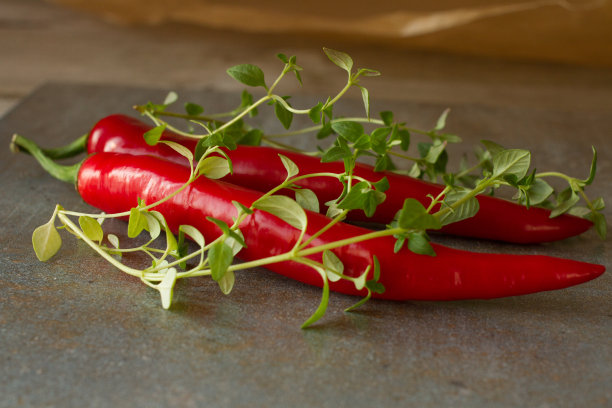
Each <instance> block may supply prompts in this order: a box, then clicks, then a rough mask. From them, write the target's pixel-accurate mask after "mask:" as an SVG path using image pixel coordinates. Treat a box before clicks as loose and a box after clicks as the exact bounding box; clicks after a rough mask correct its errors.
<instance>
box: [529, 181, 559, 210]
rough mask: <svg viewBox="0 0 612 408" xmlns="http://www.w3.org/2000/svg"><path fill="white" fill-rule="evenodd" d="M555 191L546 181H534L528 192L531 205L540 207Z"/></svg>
mask: <svg viewBox="0 0 612 408" xmlns="http://www.w3.org/2000/svg"><path fill="white" fill-rule="evenodd" d="M554 191H555V189H554V188H552V187H551V186H550V184H548V183H547V182H546V181H544V180H542V179H540V178H538V179H535V180H534V181H533V183H532V184H531V185H530V186H529V188H528V190H527V197H528V199H529V203H530V205H538V204H541V203H542V202H544V201H545V200H546V199H547V198H548V197H550V195H551V194H552V193H553V192H554Z"/></svg>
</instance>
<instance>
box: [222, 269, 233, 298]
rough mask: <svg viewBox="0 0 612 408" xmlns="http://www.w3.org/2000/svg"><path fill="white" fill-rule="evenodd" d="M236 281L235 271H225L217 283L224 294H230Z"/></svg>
mask: <svg viewBox="0 0 612 408" xmlns="http://www.w3.org/2000/svg"><path fill="white" fill-rule="evenodd" d="M235 281H236V275H234V271H225V273H224V274H223V276H222V277H221V278H220V279H219V280H218V281H217V284H218V285H219V289H221V292H222V293H223V294H224V295H229V294H230V292H231V291H232V289H233V287H234V282H235Z"/></svg>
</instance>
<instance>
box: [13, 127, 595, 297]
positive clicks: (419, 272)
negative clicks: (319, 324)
mask: <svg viewBox="0 0 612 408" xmlns="http://www.w3.org/2000/svg"><path fill="white" fill-rule="evenodd" d="M13 142H14V143H16V144H19V145H20V146H21V147H23V148H25V149H26V150H28V151H30V152H31V153H32V154H33V155H34V156H35V157H36V158H37V159H38V160H39V162H40V163H41V165H42V166H43V167H44V168H45V169H47V170H48V171H50V173H51V174H52V175H54V176H55V177H57V178H60V179H62V180H64V181H73V182H76V185H77V190H78V192H79V194H80V195H81V197H82V198H83V200H84V201H85V202H87V203H89V204H90V205H92V206H94V207H97V208H99V209H101V210H103V211H106V212H108V213H117V212H125V211H128V210H129V209H130V208H132V207H134V206H135V205H136V204H137V203H138V200H139V199H141V200H144V201H145V202H146V203H153V202H157V201H159V200H161V199H162V198H166V197H169V196H171V194H172V193H173V192H175V191H177V190H178V189H179V188H180V187H182V186H183V184H184V182H185V181H186V180H188V179H189V177H190V171H189V169H187V168H186V167H184V166H182V165H180V164H177V163H173V162H170V161H167V160H164V159H161V158H158V157H153V156H145V155H142V156H132V155H126V154H118V153H98V154H94V155H92V156H89V157H88V158H86V159H85V160H84V161H83V162H81V163H80V164H78V165H73V166H59V165H57V164H56V163H54V162H51V161H50V160H49V159H48V158H47V157H44V155H42V154H38V153H40V152H35V151H34V150H35V149H36V146H35V145H33V144H30V145H28V144H26V143H24V139H23V138H22V139H21V140H20V139H19V138H16V140H14V141H13ZM259 197H261V193H259V192H256V191H253V190H249V189H246V188H243V187H240V186H235V185H233V184H229V183H225V182H222V181H216V180H210V179H207V178H205V177H200V178H198V179H196V180H195V181H194V182H193V183H191V184H189V185H188V186H187V187H186V188H185V189H183V190H182V191H181V192H180V193H179V194H176V195H174V196H172V197H171V198H170V199H169V200H167V201H164V202H163V203H161V204H160V205H158V206H156V210H158V211H160V212H161V213H162V214H164V217H165V218H166V221H167V222H168V225H169V227H170V228H171V229H172V230H174V231H175V232H176V231H177V230H178V227H179V226H180V225H183V224H190V225H192V226H194V227H195V228H197V229H198V230H200V232H201V233H202V234H203V235H204V237H205V239H206V241H207V242H211V241H212V240H214V239H215V238H217V237H218V236H220V234H221V231H220V230H219V228H218V226H217V225H216V224H214V223H212V222H210V221H208V220H207V217H214V218H217V219H220V220H222V221H225V222H226V223H228V224H231V223H233V217H235V216H236V215H237V208H236V207H235V206H234V205H233V203H232V200H236V201H238V202H240V203H242V204H244V205H246V206H250V205H251V204H252V203H253V202H254V201H255V200H257V199H258V198H259ZM306 213H307V220H308V224H307V228H306V231H305V234H304V238H305V239H308V238H309V237H311V236H312V235H313V234H314V233H316V232H317V231H320V230H321V229H322V228H323V227H324V226H326V225H327V224H328V223H329V221H330V220H329V218H327V217H325V216H323V215H320V214H318V213H313V212H309V211H307V212H306ZM240 229H241V231H242V233H243V235H244V236H245V242H246V245H247V246H246V247H245V248H243V249H242V251H240V252H239V257H240V258H242V259H243V260H247V261H248V260H254V259H261V258H266V257H269V256H274V255H279V254H283V253H286V252H289V251H291V250H292V249H293V248H294V245H295V243H296V242H297V240H298V237H299V235H300V231H299V230H297V229H295V228H293V227H291V226H290V225H289V224H287V223H285V222H284V221H282V220H281V219H279V218H277V217H276V216H274V215H272V214H270V213H267V212H264V211H259V210H255V211H254V213H253V214H251V215H249V216H247V218H245V219H244V221H243V222H242V223H241V224H240ZM367 232H370V230H367V229H365V228H361V227H358V226H354V225H349V224H344V223H337V224H334V225H333V226H332V227H331V228H329V229H327V230H326V231H325V232H324V233H322V234H321V235H320V236H318V237H317V238H315V239H314V240H313V241H312V243H311V244H310V247H313V246H319V245H325V244H328V243H332V242H338V241H342V240H345V239H349V238H353V237H356V236H360V235H363V234H365V233H367ZM394 244H395V240H394V239H393V238H392V237H390V236H386V237H379V238H375V239H371V240H367V241H361V242H354V243H351V244H348V245H345V246H342V247H339V248H336V249H334V250H333V251H334V253H335V254H336V255H337V256H338V258H339V259H340V260H341V261H342V263H343V264H344V272H343V273H344V274H345V275H347V276H350V277H358V276H360V275H361V274H363V272H364V271H365V270H366V268H367V267H368V266H369V265H372V264H373V262H374V256H376V257H377V258H378V259H379V260H380V266H381V271H382V273H381V276H380V280H379V282H380V283H382V284H383V285H384V286H385V288H386V291H385V292H384V293H382V294H379V293H375V294H374V296H376V297H379V298H384V299H391V300H409V299H410V300H458V299H490V298H498V297H505V296H515V295H524V294H529V293H534V292H539V291H546V290H555V289H561V288H566V287H568V286H572V285H577V284H580V283H583V282H586V281H589V280H591V279H594V278H596V277H597V276H599V275H601V274H602V273H603V272H604V271H605V268H604V267H603V266H602V265H595V264H590V263H585V262H578V261H573V260H565V259H560V258H553V257H549V256H542V255H503V254H491V253H473V252H468V251H462V250H457V249H451V248H447V247H444V246H441V245H436V244H434V245H433V247H434V250H435V252H436V254H437V255H436V256H435V257H432V256H427V255H418V254H415V253H413V252H410V251H409V250H408V249H407V248H406V247H404V248H403V249H402V250H400V251H399V252H398V253H394ZM310 257H312V258H313V259H315V260H317V261H320V260H321V254H320V253H314V252H313V254H311V255H310ZM266 267H267V268H268V269H270V270H272V271H275V272H277V273H279V274H281V275H284V276H287V277H289V278H292V279H295V280H298V281H301V282H304V283H307V284H313V285H318V286H321V284H322V280H321V277H320V276H319V274H318V272H316V271H315V270H314V269H312V268H311V267H308V266H305V265H303V264H301V263H296V262H295V261H284V262H279V263H273V264H269V265H266ZM370 276H372V272H370ZM329 285H330V289H331V290H333V291H337V292H341V293H345V294H350V295H361V296H363V295H365V290H364V289H362V290H361V291H359V290H357V289H356V288H355V286H354V284H353V283H352V282H350V281H347V280H340V281H337V282H329Z"/></svg>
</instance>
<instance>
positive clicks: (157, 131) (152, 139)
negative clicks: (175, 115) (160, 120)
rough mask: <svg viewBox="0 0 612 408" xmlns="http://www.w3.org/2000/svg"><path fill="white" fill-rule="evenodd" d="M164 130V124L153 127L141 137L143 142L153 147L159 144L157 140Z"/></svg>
mask: <svg viewBox="0 0 612 408" xmlns="http://www.w3.org/2000/svg"><path fill="white" fill-rule="evenodd" d="M164 130H166V124H163V125H159V126H155V127H154V128H152V129H150V130H148V131H146V132H145V134H144V135H143V137H144V140H145V142H146V143H147V144H148V145H149V146H155V145H156V144H157V143H158V142H159V139H161V137H162V134H163V133H164Z"/></svg>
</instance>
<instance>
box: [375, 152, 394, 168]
mask: <svg viewBox="0 0 612 408" xmlns="http://www.w3.org/2000/svg"><path fill="white" fill-rule="evenodd" d="M394 169H395V165H394V164H393V161H392V160H391V157H390V156H389V155H388V154H383V155H381V156H378V158H377V159H376V163H375V164H374V171H386V170H394Z"/></svg>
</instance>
